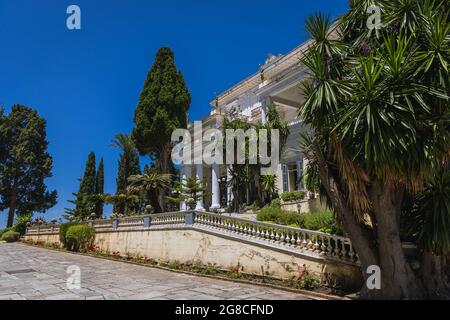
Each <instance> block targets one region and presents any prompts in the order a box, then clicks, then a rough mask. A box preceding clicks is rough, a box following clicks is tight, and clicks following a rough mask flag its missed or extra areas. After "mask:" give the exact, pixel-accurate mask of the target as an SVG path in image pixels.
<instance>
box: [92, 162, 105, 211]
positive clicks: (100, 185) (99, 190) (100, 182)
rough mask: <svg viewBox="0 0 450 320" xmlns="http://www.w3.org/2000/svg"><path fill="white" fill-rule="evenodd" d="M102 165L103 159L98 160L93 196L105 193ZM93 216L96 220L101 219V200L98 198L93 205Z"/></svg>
mask: <svg viewBox="0 0 450 320" xmlns="http://www.w3.org/2000/svg"><path fill="white" fill-rule="evenodd" d="M104 170H105V169H104V164H103V158H102V159H100V163H99V164H98V170H97V175H96V176H95V192H94V193H95V194H97V195H101V194H103V193H104V192H105V172H104ZM94 212H95V214H96V215H97V218H101V217H102V216H103V199H102V197H99V198H98V200H97V201H96V203H95V210H94Z"/></svg>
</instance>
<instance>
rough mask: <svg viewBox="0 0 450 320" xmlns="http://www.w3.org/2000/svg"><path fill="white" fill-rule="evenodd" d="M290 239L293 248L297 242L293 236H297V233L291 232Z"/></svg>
mask: <svg viewBox="0 0 450 320" xmlns="http://www.w3.org/2000/svg"><path fill="white" fill-rule="evenodd" d="M291 235H292V237H291V245H292V246H294V247H295V245H296V243H297V240H296V239H295V236H296V235H297V236H298V233H295V232H292V234H291Z"/></svg>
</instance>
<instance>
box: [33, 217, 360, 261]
mask: <svg viewBox="0 0 450 320" xmlns="http://www.w3.org/2000/svg"><path fill="white" fill-rule="evenodd" d="M90 225H92V226H93V227H94V228H96V229H97V232H104V231H127V230H145V229H149V230H152V229H170V228H174V229H180V228H190V229H196V230H199V231H203V232H208V233H212V234H215V235H219V236H226V237H228V238H231V239H234V240H237V241H245V242H248V243H252V244H257V245H263V246H266V247H269V248H272V249H276V250H283V251H285V252H286V251H287V252H290V253H295V254H297V255H303V256H308V257H313V258H318V259H331V260H337V261H340V262H346V263H350V264H359V263H358V256H357V254H356V253H355V251H354V249H353V246H352V243H351V241H350V239H348V238H345V237H341V236H336V235H331V234H327V233H323V232H318V231H312V230H305V229H299V228H293V227H287V226H281V225H277V224H271V223H264V222H259V221H250V220H245V219H240V218H235V217H230V216H227V215H226V214H214V213H208V212H200V211H183V212H169V213H159V214H152V215H145V216H134V217H125V218H120V219H119V218H117V219H104V220H94V221H90ZM58 231H59V227H58V226H57V225H42V226H37V227H31V228H28V229H27V235H29V236H32V235H38V234H51V233H57V232H58Z"/></svg>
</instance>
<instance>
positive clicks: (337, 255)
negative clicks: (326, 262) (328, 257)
mask: <svg viewBox="0 0 450 320" xmlns="http://www.w3.org/2000/svg"><path fill="white" fill-rule="evenodd" d="M333 239H334V243H335V247H334V254H333V255H334V256H336V257H339V253H340V249H339V239H337V238H333Z"/></svg>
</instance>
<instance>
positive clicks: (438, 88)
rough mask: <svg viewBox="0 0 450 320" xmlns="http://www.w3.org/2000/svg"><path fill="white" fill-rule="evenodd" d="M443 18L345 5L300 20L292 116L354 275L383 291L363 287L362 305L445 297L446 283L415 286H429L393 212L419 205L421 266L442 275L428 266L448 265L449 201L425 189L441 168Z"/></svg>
mask: <svg viewBox="0 0 450 320" xmlns="http://www.w3.org/2000/svg"><path fill="white" fill-rule="evenodd" d="M372 5H376V6H378V7H379V8H380V12H381V13H382V16H381V21H382V26H381V28H379V29H376V30H375V29H373V30H371V29H369V28H368V27H367V25H366V21H367V19H368V18H369V14H368V13H367V9H368V8H369V6H372ZM448 12H449V2H448V1H443V0H429V1H428V0H423V1H417V0H389V1H375V0H352V1H350V8H349V11H348V12H347V13H346V14H345V15H343V16H342V17H341V18H340V19H338V21H337V22H336V23H335V24H331V21H330V20H329V19H327V18H324V17H323V16H321V15H316V16H314V17H312V18H310V19H309V20H308V21H307V29H308V31H309V32H310V34H311V37H312V38H313V39H314V40H315V43H314V44H313V45H312V46H311V47H310V48H309V49H308V51H307V52H306V54H305V57H304V59H303V63H304V65H305V66H306V67H307V68H308V69H309V71H310V76H309V77H308V78H307V79H305V80H304V81H303V82H302V84H301V88H302V92H303V94H304V96H305V102H304V103H303V104H302V105H301V107H300V110H299V115H300V117H301V118H302V119H303V120H304V121H305V123H306V124H307V125H308V126H309V127H310V128H311V132H310V136H309V137H308V138H307V139H305V141H304V143H303V144H304V145H305V146H304V150H305V154H306V155H307V157H308V158H309V168H308V180H309V183H310V184H316V183H317V182H318V184H319V186H318V189H319V191H320V192H321V193H322V195H323V196H325V197H326V198H327V202H328V203H329V205H330V206H332V207H333V210H334V212H335V213H336V215H337V218H338V219H339V220H340V222H341V224H342V226H343V229H344V231H345V233H346V234H347V235H348V236H349V237H350V238H351V239H352V242H353V244H354V247H355V249H356V251H357V253H358V256H359V260H360V262H361V267H362V271H363V272H362V275H363V276H364V277H367V276H368V274H367V273H366V272H365V270H366V269H367V267H368V266H370V265H378V266H380V267H381V272H382V274H381V281H382V284H381V290H372V291H368V290H366V289H365V287H363V289H362V291H361V294H362V295H363V296H365V297H374V298H423V297H426V296H433V297H436V296H439V297H441V296H442V295H444V294H445V292H444V291H445V290H443V287H445V285H444V286H440V285H439V286H437V285H429V284H424V281H425V282H430V283H437V281H428V280H430V276H429V275H428V276H426V277H425V276H424V274H423V273H424V272H425V269H424V268H422V269H421V270H419V271H418V272H415V271H413V269H412V267H411V266H410V265H409V262H408V261H407V259H406V258H405V255H404V253H403V250H402V243H401V234H400V228H401V225H400V215H401V212H402V210H403V209H404V206H405V203H406V199H414V198H415V199H416V201H418V202H419V203H421V205H420V206H419V205H418V208H422V210H421V211H420V212H422V213H421V214H420V215H419V216H418V217H421V219H416V222H417V223H416V224H415V226H416V227H417V228H418V229H417V230H418V231H417V237H416V239H417V244H418V245H419V246H420V247H421V248H423V250H424V251H423V253H424V254H423V255H422V256H423V257H425V256H426V257H431V258H430V259H431V260H430V259H429V260H427V261H423V265H424V266H425V265H428V266H431V265H434V269H433V270H435V271H436V270H441V271H442V274H445V271H444V268H445V267H447V266H445V264H441V265H437V264H436V263H438V264H439V263H441V262H442V261H445V260H446V259H435V258H436V257H439V256H442V255H444V254H448V251H446V250H443V249H444V248H447V247H448V235H449V234H450V227H449V226H450V216H449V215H448V214H444V212H448V207H447V202H446V201H441V200H442V198H441V200H439V201H438V200H437V199H436V197H435V196H436V193H429V192H425V193H422V192H424V191H425V190H427V188H429V187H428V186H429V185H430V183H431V181H435V180H433V179H434V177H435V176H436V173H437V172H441V170H443V168H447V170H448V163H449V156H450V152H449V150H450V116H449V111H450V109H449V104H448V102H449V94H450V91H449V89H450V82H449V74H448V64H449V61H450V22H449V19H448ZM417 194H422V195H423V196H422V197H425V195H426V198H420V197H417ZM444 198H445V196H444ZM426 199H428V200H426ZM431 199H432V200H431ZM437 207H439V208H437ZM425 212H426V214H425ZM402 221H403V220H402ZM427 270H430V268H427ZM435 277H440V275H435ZM424 279H427V280H424ZM439 279H443V281H444V280H445V281H448V279H446V278H445V277H440V278H439ZM447 289H448V287H447Z"/></svg>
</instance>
